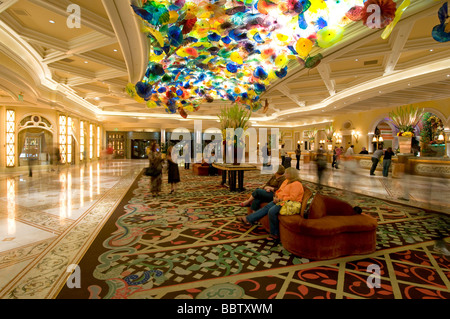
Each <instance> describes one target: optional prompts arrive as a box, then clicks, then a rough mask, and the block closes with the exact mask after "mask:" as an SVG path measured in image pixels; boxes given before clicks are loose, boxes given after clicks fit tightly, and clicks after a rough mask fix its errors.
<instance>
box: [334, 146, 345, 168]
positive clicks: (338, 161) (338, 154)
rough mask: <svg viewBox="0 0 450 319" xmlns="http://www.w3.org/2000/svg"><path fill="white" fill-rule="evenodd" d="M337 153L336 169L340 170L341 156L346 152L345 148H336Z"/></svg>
mask: <svg viewBox="0 0 450 319" xmlns="http://www.w3.org/2000/svg"><path fill="white" fill-rule="evenodd" d="M335 151H336V163H335V164H334V168H336V169H339V165H340V164H341V155H342V153H343V152H344V148H343V147H342V146H341V147H336V148H335Z"/></svg>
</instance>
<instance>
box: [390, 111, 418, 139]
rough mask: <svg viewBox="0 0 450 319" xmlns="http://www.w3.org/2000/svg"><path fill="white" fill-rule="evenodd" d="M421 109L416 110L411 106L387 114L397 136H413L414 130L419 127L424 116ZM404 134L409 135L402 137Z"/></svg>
mask: <svg viewBox="0 0 450 319" xmlns="http://www.w3.org/2000/svg"><path fill="white" fill-rule="evenodd" d="M424 114H425V113H424V110H423V109H418V108H416V107H414V106H412V105H406V106H400V107H398V108H397V109H395V110H394V111H392V112H389V119H390V121H391V122H392V124H393V125H394V126H395V127H396V128H397V130H398V134H397V136H407V137H412V136H414V130H415V128H416V126H417V125H419V123H420V121H421V120H422V117H423V115H424ZM405 133H409V134H406V135H404V134H405Z"/></svg>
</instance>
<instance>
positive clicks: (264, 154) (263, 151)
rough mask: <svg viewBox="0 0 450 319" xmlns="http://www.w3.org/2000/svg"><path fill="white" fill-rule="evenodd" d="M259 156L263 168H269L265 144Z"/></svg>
mask: <svg viewBox="0 0 450 319" xmlns="http://www.w3.org/2000/svg"><path fill="white" fill-rule="evenodd" d="M261 156H262V158H263V167H265V166H270V164H269V150H268V148H267V143H266V144H264V145H263V147H261Z"/></svg>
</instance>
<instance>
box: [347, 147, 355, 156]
mask: <svg viewBox="0 0 450 319" xmlns="http://www.w3.org/2000/svg"><path fill="white" fill-rule="evenodd" d="M354 147H355V145H351V146H350V147H349V148H347V152H345V156H353V155H355V150H354Z"/></svg>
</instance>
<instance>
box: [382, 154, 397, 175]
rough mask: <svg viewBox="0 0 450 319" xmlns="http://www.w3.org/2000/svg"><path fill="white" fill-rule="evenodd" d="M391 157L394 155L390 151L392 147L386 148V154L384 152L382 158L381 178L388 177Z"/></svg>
mask: <svg viewBox="0 0 450 319" xmlns="http://www.w3.org/2000/svg"><path fill="white" fill-rule="evenodd" d="M392 156H395V153H394V152H393V151H392V147H388V149H387V150H386V152H384V157H383V176H384V177H388V175H389V167H390V166H391V161H392Z"/></svg>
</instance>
